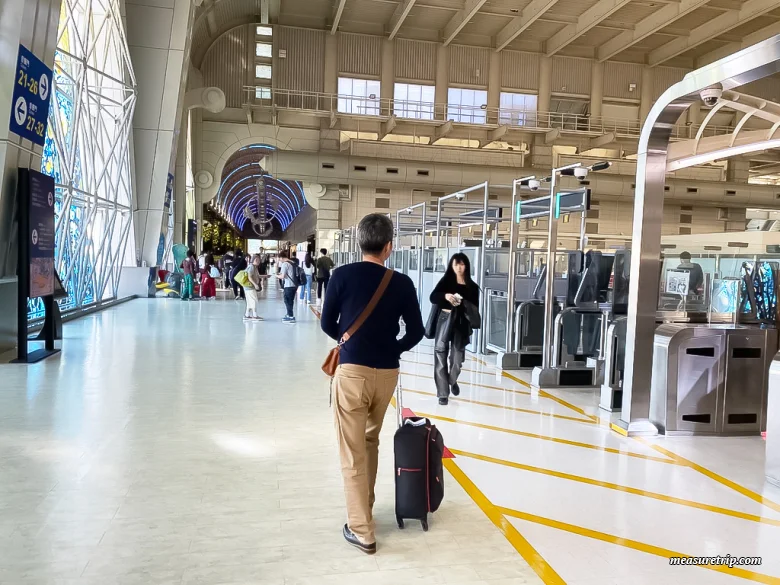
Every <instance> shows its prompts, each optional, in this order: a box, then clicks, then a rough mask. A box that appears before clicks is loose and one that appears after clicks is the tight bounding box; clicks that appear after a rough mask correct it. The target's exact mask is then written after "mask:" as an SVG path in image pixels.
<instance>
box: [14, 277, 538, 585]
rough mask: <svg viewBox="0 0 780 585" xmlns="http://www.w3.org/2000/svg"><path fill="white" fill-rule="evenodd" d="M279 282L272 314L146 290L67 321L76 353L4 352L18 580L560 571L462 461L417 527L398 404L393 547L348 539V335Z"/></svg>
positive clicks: (375, 584) (388, 495)
mask: <svg viewBox="0 0 780 585" xmlns="http://www.w3.org/2000/svg"><path fill="white" fill-rule="evenodd" d="M271 297H272V298H269V299H267V300H264V301H262V302H261V311H262V313H263V314H265V316H266V317H268V318H269V320H268V321H266V322H264V323H243V322H242V320H241V314H242V309H243V307H242V306H240V305H239V303H235V302H234V301H232V300H230V301H225V300H223V301H217V302H209V303H204V302H191V303H182V302H181V301H178V300H162V299H160V300H136V301H132V302H130V303H127V304H124V305H121V306H119V307H117V308H114V309H112V310H108V311H105V312H103V313H100V314H97V315H94V316H91V317H87V318H84V319H81V320H79V321H76V322H73V323H70V324H67V325H66V326H65V337H66V340H65V343H64V351H63V353H62V354H61V355H60V356H59V357H56V358H53V359H50V360H48V361H46V362H44V363H41V364H38V365H35V366H30V367H25V366H17V365H0V584H3V585H6V584H7V585H76V584H78V585H82V584H83V585H114V584H116V585H130V584H133V585H136V584H137V585H170V584H179V585H185V584H186V585H196V584H197V585H238V584H242V585H249V584H252V585H282V584H284V585H328V584H331V583H332V584H334V585H336V584H338V585H366V584H371V585H400V584H415V583H417V584H425V585H430V584H444V583H459V584H471V585H476V584H479V585H487V584H490V585H520V584H525V583H540V582H541V581H540V579H539V578H538V577H537V575H536V573H534V571H532V570H531V569H530V568H529V566H528V564H527V563H526V561H525V560H524V559H523V558H522V557H521V556H520V555H519V554H518V553H517V552H516V550H515V548H514V547H513V546H512V544H510V542H509V541H508V540H507V539H506V538H504V536H503V535H502V534H501V532H500V531H499V530H498V529H497V528H496V527H495V526H494V524H493V523H492V522H491V521H490V520H489V519H488V518H487V517H486V516H485V514H484V513H483V512H482V510H480V508H479V507H478V506H477V505H476V504H475V503H474V502H473V501H472V499H471V498H470V497H469V496H468V495H467V494H466V492H465V491H464V490H463V489H461V487H460V486H459V485H458V483H457V482H456V481H454V480H453V479H452V478H448V482H447V484H446V490H447V492H446V502H445V504H444V505H443V507H442V509H441V510H440V511H439V512H438V513H437V514H436V515H435V517H434V518H433V519H432V522H431V530H430V532H428V533H423V532H422V531H421V530H420V528H419V526H415V525H414V523H410V526H409V527H408V528H407V529H406V530H404V531H400V530H398V529H397V527H396V526H395V521H394V515H393V479H392V459H391V458H392V450H391V448H390V441H389V439H390V438H391V436H392V432H393V430H394V424H393V422H394V416H393V413H392V412H391V413H388V419H387V425H386V429H385V433H384V437H383V440H384V441H385V442H384V448H383V450H382V457H383V462H382V466H381V472H380V486H379V488H378V503H377V510H376V511H377V516H378V521H379V531H378V537H379V546H380V549H379V553H378V554H377V555H376V556H375V557H366V556H363V555H361V554H360V553H358V552H357V551H355V550H353V549H351V548H349V547H348V546H347V545H346V544H345V543H344V542H343V539H342V537H341V534H340V527H341V524H342V523H343V521H344V505H343V495H342V489H341V483H340V473H339V465H338V462H337V458H336V449H335V445H334V434H333V431H332V426H331V415H330V410H329V408H328V386H327V382H326V380H325V379H324V376H323V375H322V373H321V372H320V369H319V368H320V364H321V361H322V358H323V356H324V354H325V352H326V349H327V347H328V343H327V341H326V339H325V337H324V335H323V334H321V333H320V332H319V329H318V324H317V322H316V319H315V318H314V316H313V315H312V314H311V313H309V312H308V311H306V310H305V309H303V308H302V307H301V306H299V307H298V311H299V315H298V316H299V319H300V321H299V323H298V324H297V325H295V326H286V325H283V324H282V323H281V322H280V321H279V319H280V318H281V316H282V314H283V307H282V303H281V302H280V301H279V300H278V299H277V298H275V294H274V291H272V293H271ZM421 351H427V350H425V349H423V350H421ZM411 357H412V359H417V357H415V356H411ZM425 358H426V356H424V355H422V354H421V355H420V356H419V359H421V360H422V359H425ZM420 368H421V370H420V371H426V372H428V370H430V368H429V367H427V366H420ZM428 373H429V372H428ZM416 387H417V388H419V389H421V390H426V391H430V389H431V388H432V386H431V383H430V381H427V380H426V381H423V380H420V383H419V384H418V385H417V386H416ZM497 396H498V397H501V396H502V395H500V394H498V395H497ZM419 398H420V399H419V400H417V399H416V397H415V398H412V395H411V394H410V395H409V401H410V402H412V401H414V402H415V404H414V406H415V407H417V406H423V405H425V404H427V403H426V400H425V398H424V397H423V396H420V397H419ZM456 408H458V407H453V410H454V409H456ZM480 408H482V409H483V410H484V408H483V407H480ZM480 412H481V411H480ZM490 414H491V415H493V416H495V414H497V415H499V418H500V415H501V414H502V411H500V410H496V411H495V414H494V413H492V412H491V413H490ZM487 420H490V417H488V418H487ZM496 420H498V419H496ZM529 420H530V421H534V420H536V419H534V418H533V417H529ZM498 422H500V420H499V421H498ZM445 432H448V433H450V434H451V435H452V436H453V440H454V439H455V435H456V434H457V433H455V432H454V429H447V428H445ZM464 432H466V431H464ZM500 438H501V441H504V440H514V439H513V438H512V437H507V438H506V439H505V437H503V436H501V437H500ZM458 445H459V446H460V447H461V448H463V447H464V446H465V445H464V444H463V443H462V442H461V443H458ZM459 461H460V459H459ZM464 462H465V460H464ZM464 468H465V465H464ZM483 489H484V486H483Z"/></svg>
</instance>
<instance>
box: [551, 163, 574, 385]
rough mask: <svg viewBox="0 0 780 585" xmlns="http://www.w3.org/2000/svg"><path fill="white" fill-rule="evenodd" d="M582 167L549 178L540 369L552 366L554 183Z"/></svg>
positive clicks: (555, 242)
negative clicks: (545, 278) (542, 343)
mask: <svg viewBox="0 0 780 585" xmlns="http://www.w3.org/2000/svg"><path fill="white" fill-rule="evenodd" d="M580 166H582V164H581V163H575V164H573V165H567V166H565V167H560V168H557V169H553V172H552V175H551V177H550V221H549V226H548V228H547V280H546V282H545V283H544V284H545V288H544V294H545V299H544V347H543V348H542V369H543V370H546V369H549V368H550V367H551V365H552V342H553V325H554V322H553V321H554V319H553V314H554V313H553V311H554V304H555V253H556V252H557V251H558V217H557V216H556V206H557V203H558V196H557V194H556V192H555V183H556V182H557V180H558V174H559V173H560V172H561V171H564V170H567V169H574V168H577V167H580Z"/></svg>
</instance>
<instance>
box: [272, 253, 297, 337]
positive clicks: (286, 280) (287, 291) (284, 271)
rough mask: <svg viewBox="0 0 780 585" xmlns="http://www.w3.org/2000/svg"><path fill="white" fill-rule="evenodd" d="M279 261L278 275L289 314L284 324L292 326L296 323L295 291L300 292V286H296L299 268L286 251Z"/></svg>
mask: <svg viewBox="0 0 780 585" xmlns="http://www.w3.org/2000/svg"><path fill="white" fill-rule="evenodd" d="M279 261H280V264H279V274H278V275H277V278H278V279H279V282H281V284H282V288H283V289H284V293H283V295H284V306H285V308H286V309H287V313H286V314H285V316H284V319H282V322H283V323H287V324H289V325H292V324H294V323H295V313H294V307H295V291H297V290H298V285H297V284H296V283H297V282H298V281H297V279H296V277H295V271H297V270H298V267H297V266H296V265H295V264H293V262H292V260H291V259H290V258H289V257H288V255H287V252H286V251H285V250H282V251H281V252H280V253H279Z"/></svg>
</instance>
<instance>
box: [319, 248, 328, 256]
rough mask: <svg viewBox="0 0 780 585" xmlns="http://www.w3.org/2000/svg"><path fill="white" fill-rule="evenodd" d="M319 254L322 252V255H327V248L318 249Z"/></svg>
mask: <svg viewBox="0 0 780 585" xmlns="http://www.w3.org/2000/svg"><path fill="white" fill-rule="evenodd" d="M320 254H322V255H323V256H327V255H328V250H327V248H322V249H321V250H320Z"/></svg>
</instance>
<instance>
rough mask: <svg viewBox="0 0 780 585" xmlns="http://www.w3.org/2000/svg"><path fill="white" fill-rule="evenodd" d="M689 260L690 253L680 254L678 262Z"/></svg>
mask: <svg viewBox="0 0 780 585" xmlns="http://www.w3.org/2000/svg"><path fill="white" fill-rule="evenodd" d="M690 259H691V253H690V252H683V253H682V254H680V260H690Z"/></svg>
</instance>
